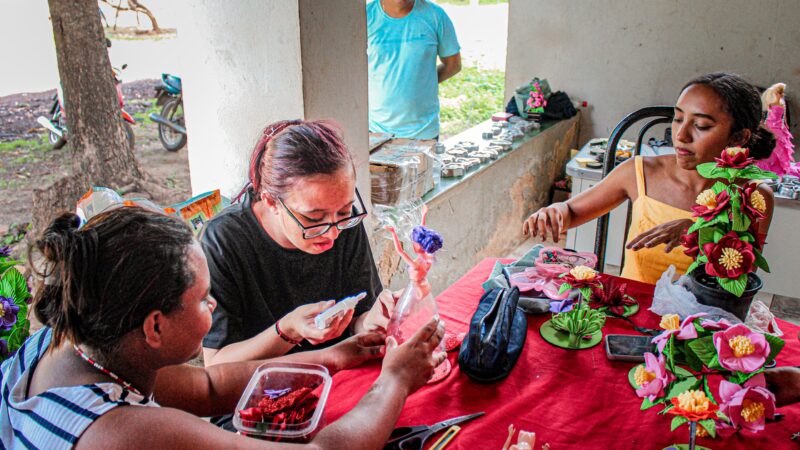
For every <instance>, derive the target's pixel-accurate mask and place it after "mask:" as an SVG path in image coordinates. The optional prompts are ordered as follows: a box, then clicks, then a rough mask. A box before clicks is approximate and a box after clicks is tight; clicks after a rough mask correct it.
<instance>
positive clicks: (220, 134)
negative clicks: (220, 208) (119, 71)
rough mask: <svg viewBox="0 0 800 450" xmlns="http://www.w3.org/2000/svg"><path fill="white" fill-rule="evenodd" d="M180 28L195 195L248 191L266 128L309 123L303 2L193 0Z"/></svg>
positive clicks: (187, 5)
mask: <svg viewBox="0 0 800 450" xmlns="http://www.w3.org/2000/svg"><path fill="white" fill-rule="evenodd" d="M184 11H185V14H184V16H183V17H182V21H181V22H180V23H179V25H178V39H179V40H180V43H181V47H182V48H183V49H184V50H183V52H182V64H181V66H182V71H181V75H182V79H183V89H184V108H185V111H186V125H187V131H188V137H189V140H188V146H189V169H190V172H191V179H192V192H193V193H194V194H197V193H200V192H204V191H208V190H211V189H216V188H221V189H222V193H223V194H224V195H233V194H235V193H236V192H238V190H239V189H240V188H241V187H242V185H243V183H244V181H245V179H246V173H247V165H248V161H249V157H250V153H251V152H252V149H253V145H254V144H255V142H256V140H257V138H258V136H259V132H260V131H261V129H262V128H263V127H264V126H265V125H267V124H269V123H271V122H274V121H276V120H279V119H294V118H301V117H303V83H302V80H303V74H302V69H301V59H300V21H299V12H298V3H297V2H296V1H281V2H264V1H261V0H240V1H236V2H219V1H216V0H192V1H186V4H185V8H184Z"/></svg>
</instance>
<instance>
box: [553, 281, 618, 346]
mask: <svg viewBox="0 0 800 450" xmlns="http://www.w3.org/2000/svg"><path fill="white" fill-rule="evenodd" d="M560 278H561V279H562V280H563V283H562V284H561V288H560V289H559V291H558V293H559V294H563V293H565V292H567V291H569V290H572V289H577V290H578V292H579V295H578V304H577V305H575V306H574V307H572V306H573V305H572V303H571V301H569V299H567V300H562V301H555V302H552V303H551V306H550V310H551V311H553V312H556V314H554V315H553V318H552V319H550V320H549V321H548V322H545V323H544V324H543V325H542V327H543V328H545V329H546V328H549V327H552V328H553V329H554V330H555V331H560V332H566V333H568V334H569V342H568V344H567V345H568V347H569V348H581V347H582V346H581V340H583V339H587V340H588V342H589V343H588V344H586V346H588V347H591V346H593V345H597V344H598V343H599V342H600V338H601V337H602V333H601V332H600V330H601V329H602V328H603V325H605V322H606V315H605V314H604V313H603V312H601V311H600V310H597V309H591V308H589V306H588V305H587V303H588V302H589V301H590V300H591V298H592V289H593V288H598V287H600V288H602V283H601V281H600V276H599V274H598V272H597V271H596V270H594V269H592V268H591V267H587V266H576V267H573V268H572V269H570V270H569V271H568V272H565V273H563V274H561V276H560ZM584 300H585V301H586V303H584V302H583V301H584ZM554 305H555V306H554ZM554 307H556V308H557V309H554ZM542 335H543V337H544V338H545V340H548V342H551V343H553V344H555V345H563V344H561V343H559V342H558V341H557V338H556V337H553V336H552V335H545V334H544V333H543V334H542ZM595 341H596V342H595Z"/></svg>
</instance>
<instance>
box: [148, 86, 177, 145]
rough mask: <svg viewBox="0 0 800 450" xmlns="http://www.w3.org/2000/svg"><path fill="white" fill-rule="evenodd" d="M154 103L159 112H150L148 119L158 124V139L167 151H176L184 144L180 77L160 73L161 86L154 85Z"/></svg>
mask: <svg viewBox="0 0 800 450" xmlns="http://www.w3.org/2000/svg"><path fill="white" fill-rule="evenodd" d="M156 105H157V106H161V114H156V113H150V120H152V121H153V122H155V123H157V124H158V139H159V140H160V141H161V145H163V146H164V148H165V149H167V151H170V152H177V151H178V150H180V149H181V148H183V146H185V145H186V124H185V122H184V118H183V88H182V84H181V78H180V77H178V76H175V75H170V74H168V73H162V74H161V86H158V87H156Z"/></svg>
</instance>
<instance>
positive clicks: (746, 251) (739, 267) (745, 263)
mask: <svg viewBox="0 0 800 450" xmlns="http://www.w3.org/2000/svg"><path fill="white" fill-rule="evenodd" d="M703 253H705V255H706V256H707V257H708V263H706V273H707V274H708V275H711V276H714V277H721V278H730V279H735V278H739V277H740V276H741V275H742V274H745V273H750V272H752V271H753V264H754V262H755V260H756V256H755V254H754V253H753V246H752V245H750V243H748V242H745V241H743V240H741V239H739V235H738V234H736V232H735V231H730V232H728V234H726V235H725V236H723V237H722V239H720V240H719V242H717V243H716V244H715V243H713V242H709V243H707V244H704V245H703Z"/></svg>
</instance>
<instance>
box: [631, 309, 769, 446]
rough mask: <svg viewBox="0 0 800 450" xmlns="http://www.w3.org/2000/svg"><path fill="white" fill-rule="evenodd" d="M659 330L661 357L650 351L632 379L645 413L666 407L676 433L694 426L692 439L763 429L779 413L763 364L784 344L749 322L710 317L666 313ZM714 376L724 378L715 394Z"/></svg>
mask: <svg viewBox="0 0 800 450" xmlns="http://www.w3.org/2000/svg"><path fill="white" fill-rule="evenodd" d="M660 326H661V328H662V329H663V330H664V331H663V332H662V333H661V334H659V335H658V336H656V337H655V338H653V343H655V344H656V348H657V355H656V354H654V353H645V363H644V364H642V365H639V366H637V367H635V368H634V370H632V371H631V374H630V377H629V378H630V381H631V384H632V385H633V386H634V388H635V389H636V394H637V395H638V396H639V397H641V398H642V399H643V400H642V407H641V409H642V410H645V409H648V408H652V407H654V406H656V405H661V406H663V410H662V411H661V413H662V414H668V415H671V416H673V418H672V430H675V429H676V428H678V427H680V426H681V425H684V424H687V423H688V424H689V425H690V427H691V430H692V435H691V439H690V441H693V440H694V433H695V431H694V430H697V432H698V434H702V435H705V434H708V435H710V436H712V437H714V436H715V435H716V432H717V429H718V428H719V427H725V428H729V429H735V430H740V429H744V430H749V431H753V432H758V431H761V430H762V429H764V422H765V420H766V419H769V418H772V417H773V415H774V411H775V396H774V395H773V394H772V393H771V392H770V391H769V390H768V389H767V388H766V382H765V380H764V374H763V372H764V366H765V365H767V364H769V363H770V362H772V361H773V360H774V359H775V357H776V356H777V355H778V353H779V352H780V351H781V349H782V348H783V346H784V342H783V340H781V339H779V338H777V337H775V336H772V335H769V334H762V333H758V332H755V331H752V330H751V329H750V328H748V327H747V326H746V325H744V324H738V325H732V324H730V323H729V322H727V321H726V320H724V319H722V320H720V321H713V320H710V319H708V317H707V314H706V313H699V314H694V315H691V316H688V317H686V318H685V319H684V320H680V318H679V317H678V316H677V315H675V314H667V315H664V316H662V318H661V324H660ZM681 365H684V366H686V368H685V367H681ZM711 376H722V377H724V378H725V379H724V380H722V381H721V382H720V385H719V388H718V389H717V390H716V392H714V391H713V390H712V389H711V388H710V386H709V377H711ZM715 393H716V394H717V395H716V397H715V395H714V394H715Z"/></svg>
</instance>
